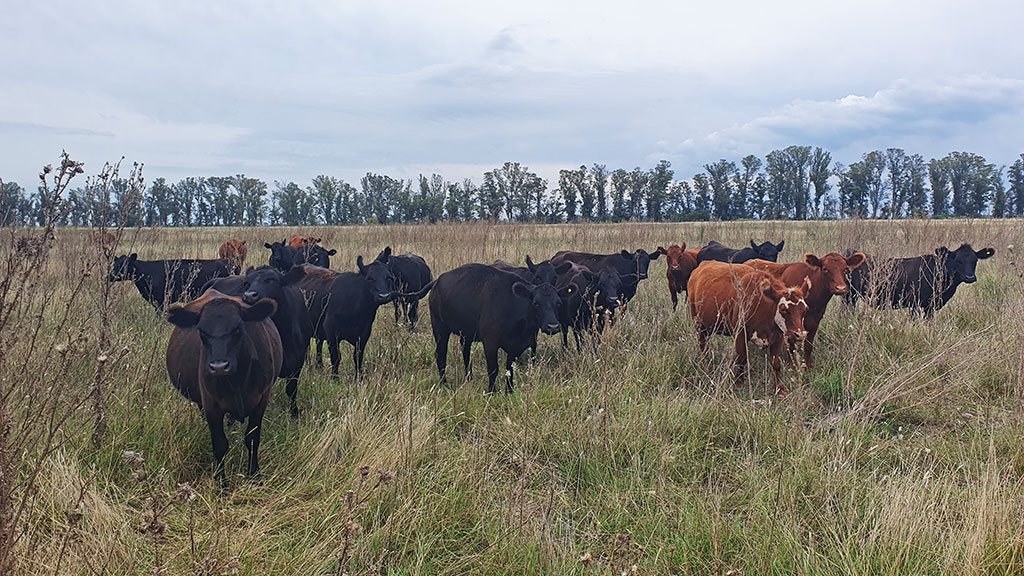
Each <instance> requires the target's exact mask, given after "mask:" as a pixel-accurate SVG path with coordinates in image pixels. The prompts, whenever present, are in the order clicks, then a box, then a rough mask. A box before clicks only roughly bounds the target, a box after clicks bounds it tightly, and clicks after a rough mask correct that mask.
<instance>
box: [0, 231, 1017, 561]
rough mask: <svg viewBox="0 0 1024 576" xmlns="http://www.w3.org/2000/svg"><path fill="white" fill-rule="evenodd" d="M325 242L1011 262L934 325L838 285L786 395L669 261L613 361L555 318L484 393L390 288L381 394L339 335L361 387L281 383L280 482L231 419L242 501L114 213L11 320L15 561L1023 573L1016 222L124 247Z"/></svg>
mask: <svg viewBox="0 0 1024 576" xmlns="http://www.w3.org/2000/svg"><path fill="white" fill-rule="evenodd" d="M298 233H303V234H313V235H316V236H321V237H322V238H323V242H322V243H323V244H324V245H325V246H327V247H328V248H335V249H337V250H338V255H337V256H335V257H334V258H332V267H333V268H334V269H335V270H354V269H355V258H356V256H357V255H359V254H362V255H363V257H364V258H373V257H375V256H376V254H377V253H378V252H379V251H380V250H381V249H383V248H384V246H387V245H390V246H391V247H392V248H393V249H394V250H395V251H396V252H397V253H404V252H408V251H411V252H415V253H417V254H420V255H422V256H423V257H424V258H426V260H427V262H428V263H429V264H430V266H431V268H432V269H433V271H434V274H435V276H436V275H438V274H440V273H441V272H444V271H446V270H449V269H451V268H454V267H456V266H458V265H461V264H464V263H467V262H488V263H489V262H492V261H493V260H494V259H495V258H502V259H505V260H508V261H511V262H516V263H522V262H523V259H524V258H525V256H526V255H527V254H529V255H531V256H532V257H533V258H534V259H535V260H537V261H539V260H540V259H542V258H546V257H550V256H551V255H552V254H553V253H554V252H555V251H556V250H559V249H579V250H588V251H593V252H611V251H617V250H619V249H622V248H628V249H630V250H633V249H636V248H644V249H646V250H648V251H653V250H654V249H655V247H656V246H658V245H664V246H666V247H667V246H668V245H669V244H671V243H681V242H684V241H685V242H686V243H687V245H688V246H690V247H699V246H701V245H703V244H704V243H706V242H707V241H709V240H719V241H721V242H723V243H725V244H727V245H735V246H741V245H746V244H747V242H748V240H749V239H750V238H754V239H755V240H757V241H759V242H760V241H762V240H764V239H770V240H772V241H774V242H777V241H779V240H780V239H785V240H786V246H785V250H784V251H783V252H782V255H781V257H780V261H794V260H798V259H802V257H803V255H804V253H805V252H814V253H817V254H819V255H821V254H823V253H826V252H829V251H839V252H842V250H844V249H845V248H848V247H854V248H859V249H862V250H864V251H865V252H867V253H869V254H871V255H874V256H909V255H919V254H924V253H929V252H931V251H933V250H934V249H935V248H936V247H938V246H940V245H943V244H945V245H947V246H949V247H950V248H955V247H956V246H959V245H960V243H961V242H964V241H966V242H970V243H971V244H973V246H974V248H975V249H980V248H982V247H986V246H992V247H994V248H995V249H996V255H995V256H994V257H993V258H992V259H990V260H985V261H982V262H980V263H979V265H978V277H979V280H978V282H977V283H976V284H973V285H963V286H961V287H960V288H959V290H958V293H957V295H956V296H955V297H954V299H953V300H952V302H950V304H949V305H947V306H946V307H945V308H944V309H942V310H941V311H940V312H938V313H937V314H936V317H935V318H934V319H933V320H931V321H925V320H923V319H919V318H911V317H910V316H909V314H908V313H907V312H906V311H878V310H867V309H865V308H863V307H860V308H858V309H857V310H856V311H849V310H844V308H843V307H842V305H841V303H840V302H839V301H838V300H837V299H834V300H833V302H832V303H831V305H830V307H829V312H828V313H827V314H826V317H825V322H824V324H823V327H822V330H821V332H819V334H818V340H817V346H816V352H815V355H816V361H817V363H818V366H817V370H816V371H815V372H813V373H806V374H795V373H794V372H792V371H790V370H788V369H787V370H786V372H785V374H786V377H787V378H789V379H790V380H789V381H788V382H787V386H788V388H789V389H790V390H791V395H790V396H789V397H787V398H785V399H781V400H778V399H776V398H775V397H774V396H773V395H772V394H771V393H770V391H771V390H772V386H771V384H770V374H769V372H770V371H769V370H767V369H766V368H767V367H766V363H765V360H764V355H763V354H762V353H760V352H758V351H757V350H756V349H755V348H753V347H752V354H751V374H750V379H749V381H750V385H749V386H748V387H746V388H744V389H734V387H733V386H732V384H731V378H730V376H729V371H728V370H729V368H728V367H729V363H730V362H731V358H732V345H731V341H730V340H729V339H726V338H723V337H719V338H716V339H715V341H714V343H713V347H712V348H713V357H712V358H711V359H709V360H704V361H702V360H701V358H700V357H699V354H698V351H697V342H696V336H695V333H694V330H693V327H692V324H691V321H690V318H689V313H688V311H687V310H686V309H685V308H684V307H683V306H680V309H679V310H678V311H676V312H675V313H673V311H672V306H671V303H670V300H669V296H668V293H667V288H666V281H665V276H664V275H665V263H664V259H659V260H657V261H655V262H652V264H651V278H650V280H647V281H645V282H643V283H642V284H641V286H640V290H639V292H638V294H637V296H636V298H635V300H634V301H633V302H632V303H631V304H630V310H629V312H628V313H627V314H626V315H625V316H624V317H623V318H622V319H621V320H620V321H619V322H618V323H617V324H616V325H615V326H614V327H612V328H611V329H610V330H609V331H608V332H607V333H606V336H605V337H604V338H603V339H602V341H601V343H600V345H599V347H598V348H597V349H596V351H593V350H585V351H583V352H582V353H576V352H575V351H572V352H569V353H566V352H563V351H562V350H561V344H560V339H559V338H557V337H546V336H543V335H541V337H540V346H539V355H538V358H537V359H536V360H535V361H533V362H531V363H528V364H524V365H522V366H521V367H519V368H518V369H517V372H516V382H517V386H518V388H517V390H516V392H515V393H514V394H512V395H510V396H505V395H497V396H493V397H485V396H484V394H483V392H484V390H485V387H486V370H485V368H484V365H483V358H482V350H481V349H480V348H479V345H477V346H475V347H474V352H473V364H474V370H475V374H474V377H473V379H472V380H471V381H469V382H462V374H461V372H462V370H461V366H460V362H457V361H453V360H454V358H455V355H456V352H455V351H454V348H456V347H455V346H453V347H452V348H453V349H452V350H450V354H452V356H450V359H449V370H450V379H451V380H452V382H454V383H457V384H454V385H453V387H452V388H442V387H440V386H439V385H438V378H437V373H436V369H435V367H434V363H433V340H432V337H431V336H430V330H429V314H427V313H426V310H425V304H426V302H425V301H424V303H423V304H424V306H423V307H422V308H421V310H422V314H421V324H420V325H419V326H418V327H417V330H416V332H415V333H412V334H409V333H408V332H407V331H406V330H405V328H404V327H400V328H396V327H395V325H394V321H393V312H392V308H391V307H390V305H388V306H384V307H382V308H381V309H380V311H379V312H378V318H377V322H376V324H375V326H374V333H373V338H372V340H371V342H370V344H369V346H368V347H367V360H366V362H367V364H366V369H367V372H366V376H365V378H364V379H363V380H362V381H361V382H359V383H356V382H355V381H354V378H353V373H352V364H351V355H350V353H349V350H350V348H346V346H347V344H345V343H342V360H343V361H342V364H341V370H342V372H341V379H340V380H339V381H333V380H332V379H331V378H330V377H329V376H328V373H327V372H326V371H325V370H318V369H317V368H316V367H315V365H314V366H313V367H312V368H310V367H309V366H310V365H309V364H307V369H306V370H305V371H304V373H303V375H302V379H301V381H300V385H299V403H300V408H301V409H302V410H303V413H302V416H301V417H300V418H299V419H298V420H292V419H290V418H289V416H288V410H287V399H286V397H285V394H284V389H283V385H282V386H278V387H277V388H276V389H275V398H274V400H273V402H272V403H271V406H270V408H269V410H268V413H267V418H266V419H265V421H264V424H265V429H264V432H263V440H262V445H261V450H260V456H261V468H262V477H261V478H260V480H259V481H257V482H251V481H249V480H248V479H247V478H245V477H244V476H243V475H242V473H243V472H244V460H245V448H244V446H243V443H242V434H243V430H242V429H241V428H242V427H241V426H240V425H237V424H235V425H233V426H231V427H229V431H228V437H229V441H230V443H231V451H230V452H229V456H228V459H227V460H226V466H227V468H226V471H227V473H228V475H229V482H230V489H229V490H228V492H227V493H225V494H221V493H220V492H219V490H218V489H217V487H216V485H215V483H214V481H213V477H212V454H211V450H210V445H209V442H210V441H209V434H208V432H207V428H206V424H205V422H204V421H203V420H202V418H201V417H200V414H199V412H198V411H197V410H196V408H195V407H194V405H192V404H191V403H189V402H188V401H186V400H185V399H184V398H182V397H181V396H179V395H178V393H177V392H176V391H175V390H174V389H173V388H172V387H171V386H170V384H169V382H168V379H167V375H166V372H165V369H164V358H163V355H164V351H165V347H166V343H167V337H168V335H169V334H170V332H171V327H170V325H169V324H167V323H166V322H165V321H164V320H163V319H162V318H161V317H160V316H158V315H157V314H155V313H154V311H153V309H152V307H151V306H150V305H149V304H147V303H145V302H144V301H143V300H142V298H141V297H140V296H139V294H138V292H137V291H136V289H135V287H134V286H133V285H131V284H130V283H120V284H116V285H113V286H112V287H111V288H110V289H109V292H107V291H106V290H105V289H104V285H105V278H106V266H107V260H106V259H105V257H104V255H103V254H102V253H101V252H100V249H99V248H98V247H96V246H94V245H93V244H91V243H90V242H88V241H87V235H88V231H81V230H59V231H58V232H57V237H56V241H55V243H54V247H53V249H52V250H51V252H50V253H49V257H48V259H47V260H45V261H44V262H42V264H41V265H42V266H44V269H43V272H42V274H41V275H39V276H38V277H37V280H35V281H33V282H34V283H33V284H32V285H31V286H30V289H31V290H32V292H31V294H32V295H31V297H30V298H27V299H25V298H23V299H22V300H21V301H20V302H19V304H18V305H17V306H6V307H5V309H4V313H5V314H7V313H11V314H12V316H11V317H10V320H9V321H8V323H6V324H5V325H4V328H5V331H6V333H5V334H3V338H4V347H2V348H0V350H3V351H4V357H3V358H2V359H0V360H2V361H0V378H2V379H3V383H2V390H3V393H4V401H5V406H6V413H5V415H2V414H0V416H3V419H4V421H3V422H0V424H4V425H6V426H7V427H6V428H5V435H6V439H7V440H8V442H7V443H6V444H5V447H4V450H6V452H5V453H4V454H0V457H4V458H6V459H7V460H6V461H10V462H14V463H15V464H16V466H15V467H14V468H13V469H5V470H0V474H6V476H3V478H0V479H4V483H3V484H4V486H10V487H11V488H10V489H7V488H3V489H0V504H4V503H5V502H6V503H10V504H11V506H6V505H5V506H6V507H5V508H4V510H7V511H8V512H4V514H5V515H6V517H5V519H4V521H5V526H7V527H8V528H7V529H8V532H9V533H12V534H18V535H20V536H19V537H18V538H17V540H16V542H14V543H13V547H12V550H13V554H14V558H15V560H16V572H17V573H21V574H53V573H58V574H123V573H129V574H151V573H168V574H192V573H194V574H228V573H240V574H336V573H341V572H347V573H350V574H370V573H372V574H520V573H522V574H621V573H623V572H624V571H625V572H626V573H638V574H728V573H732V574H836V575H840V574H1020V573H1024V443H1022V436H1024V339H1022V336H1021V334H1024V282H1022V274H1024V261H1022V260H1021V258H1020V257H1019V254H1020V252H1019V251H1020V249H1024V225H1022V224H1021V222H1019V221H991V220H985V221H962V220H960V221H897V222H829V223H815V222H800V223H795V222H794V223H790V222H785V223H782V222H746V223H692V224H616V225H593V224H591V225H560V226H531V225H509V224H501V225H487V224H466V225H433V226H387V227H382V226H374V227H345V228H321V229H317V228H304V229H296V230H292V229H281V228H253V229H242V228H238V229H230V228H228V229H225V228H218V229H185V230H171V229H156V230H138V231H135V230H128V231H125V234H124V237H123V238H122V247H121V249H119V250H118V252H119V253H120V252H125V253H127V252H138V254H139V258H141V259H157V258H171V257H202V258H213V257H216V252H217V247H218V246H219V245H220V243H221V242H222V241H223V240H224V239H225V238H228V237H237V238H240V239H245V240H248V242H249V246H250V254H249V262H248V263H250V264H255V265H259V264H263V263H265V262H266V258H267V255H268V253H269V251H267V250H264V249H263V248H262V244H263V243H264V242H272V241H275V240H276V241H280V240H282V239H285V238H286V237H288V236H290V235H292V234H298ZM11 244H12V241H11V239H10V238H9V237H5V240H4V244H3V255H4V256H5V257H7V256H8V255H9V254H10V253H11V251H12V246H11ZM1010 245H1013V246H1017V247H1019V248H1017V249H1016V251H1014V250H1008V248H1007V247H1008V246H1010ZM7 298H9V299H10V298H12V296H10V295H8V296H7ZM862 306H863V305H862ZM0 318H2V317H0ZM105 324H106V327H105ZM98 358H101V359H98ZM794 379H795V380H796V381H794ZM98 412H102V415H103V418H102V419H98V418H97V413H98ZM96 422H101V424H100V428H101V432H102V433H101V434H100V435H99V436H94V430H95V428H96V426H97V424H96ZM104 426H105V430H103V429H102V428H103V427H104ZM94 438H95V442H94ZM42 451H45V454H43V456H42V457H40V452H42ZM125 451H133V452H138V453H141V456H142V458H143V459H144V462H141V463H140V462H138V461H137V460H136V461H135V462H134V463H126V462H125V460H124V459H123V458H122V453H123V452H125ZM363 466H366V467H368V469H366V474H365V479H363V475H362V474H361V473H360V467H363ZM379 472H384V473H387V474H386V475H385V482H383V483H380V484H379V485H378V482H379V480H380V478H381V476H380V474H379ZM390 473H394V479H393V481H387V480H390ZM14 479H17V480H16V481H14ZM27 479H31V480H32V481H31V482H30V483H29V482H27ZM186 483H187V485H188V487H179V484H186ZM26 485H31V490H28V491H26V490H25V489H24V487H25V486H26ZM191 489H194V494H193V493H192V492H191V491H190V490H191ZM349 491H353V493H349ZM347 494H348V495H347ZM11 509H14V510H21V512H20V513H19V514H18V517H17V523H16V524H15V525H14V528H16V529H15V530H13V531H12V530H10V527H11V526H12V523H11V521H10V519H9V518H10V513H9V510H11ZM154 510H156V514H155V517H154ZM0 511H2V510H0ZM730 571H731V572H730Z"/></svg>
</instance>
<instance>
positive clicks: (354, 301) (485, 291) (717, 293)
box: [109, 236, 995, 482]
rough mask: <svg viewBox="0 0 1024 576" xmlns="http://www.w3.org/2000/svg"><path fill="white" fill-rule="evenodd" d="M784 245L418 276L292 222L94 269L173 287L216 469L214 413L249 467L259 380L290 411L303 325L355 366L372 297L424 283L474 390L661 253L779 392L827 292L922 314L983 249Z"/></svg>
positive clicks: (182, 344) (436, 331)
mask: <svg viewBox="0 0 1024 576" xmlns="http://www.w3.org/2000/svg"><path fill="white" fill-rule="evenodd" d="M784 244H785V242H779V243H778V244H773V243H771V242H765V243H763V244H760V245H758V244H756V243H754V242H753V241H751V242H750V247H748V248H743V249H739V250H736V249H730V248H727V247H726V246H723V245H722V244H719V243H717V242H711V243H709V244H708V245H706V246H704V247H703V248H701V249H700V250H686V244H685V243H683V244H682V245H681V246H680V245H674V244H673V245H671V246H669V247H668V248H667V249H666V248H663V247H661V246H658V247H657V249H656V250H655V251H653V252H647V251H645V250H643V249H638V250H636V251H634V252H629V251H627V250H622V251H621V252H619V253H614V254H591V253H585V252H569V251H560V252H557V253H556V254H555V255H554V256H552V257H551V258H550V259H549V260H545V261H543V262H540V263H535V262H534V261H533V260H532V259H531V258H530V257H529V256H527V257H526V266H524V267H519V266H515V265H513V264H510V263H508V262H503V261H501V260H498V261H496V262H494V263H493V264H489V265H488V264H466V265H463V266H460V267H458V268H455V269H454V270H450V271H448V272H445V273H444V274H441V275H440V276H438V277H437V278H436V279H434V278H433V276H432V273H431V270H430V268H429V266H428V265H427V263H426V261H425V260H424V259H423V258H421V257H420V256H417V255H415V254H402V255H395V254H392V252H391V248H390V247H387V248H385V249H384V250H383V251H382V252H381V253H380V254H378V255H377V257H376V258H375V259H374V260H373V261H372V262H370V263H369V264H367V263H365V262H364V261H363V258H362V256H359V257H358V258H357V260H356V266H357V269H358V270H357V271H355V272H335V271H333V270H331V269H330V257H331V256H334V255H335V254H336V251H335V250H327V249H325V248H323V247H322V246H321V245H320V239H319V238H309V237H301V236H296V237H293V238H291V239H290V240H289V241H286V242H274V243H272V244H270V243H268V244H264V247H265V248H266V249H268V250H269V251H270V257H269V264H268V265H266V266H261V267H258V268H253V267H250V268H248V269H247V270H246V271H245V273H244V274H241V270H242V267H243V266H244V263H245V260H246V257H247V246H246V243H245V241H240V240H236V239H230V240H228V241H226V242H225V243H224V245H223V246H221V249H220V258H219V259H216V260H156V261H144V260H139V259H138V258H137V255H136V254H130V255H127V256H118V257H117V258H115V259H114V261H113V266H112V269H111V272H110V276H109V280H110V281H111V282H115V281H121V280H130V281H132V282H134V283H135V286H136V287H137V288H138V290H139V293H140V294H142V296H143V297H144V298H145V299H146V300H147V301H149V302H150V303H151V304H152V305H153V306H154V307H156V308H157V310H158V311H162V310H164V308H165V304H170V303H174V302H186V303H185V304H183V305H175V306H170V307H168V309H167V319H168V321H169V322H170V323H171V324H173V325H174V327H175V328H174V330H173V332H172V334H171V337H170V340H169V342H168V345H167V371H168V374H169V376H170V379H171V382H172V384H173V385H174V386H175V387H176V388H177V389H178V391H179V392H181V394H182V395H184V396H185V397H186V398H188V399H189V400H192V401H193V402H195V403H196V404H197V405H198V406H199V408H200V410H201V411H202V413H203V415H204V416H205V418H206V421H207V424H208V426H209V429H210V435H211V440H212V443H213V454H214V457H215V459H216V462H217V470H218V472H217V474H218V477H219V478H220V479H221V481H222V482H223V479H224V477H223V470H222V468H221V466H220V464H221V460H222V459H223V457H224V455H225V454H226V452H227V438H226V436H225V434H224V416H225V415H227V414H230V415H231V416H232V417H233V418H234V419H235V420H239V421H242V420H246V419H247V420H248V424H247V426H246V430H247V432H246V435H245V443H246V447H247V448H248V451H249V473H250V474H255V473H256V472H257V471H258V459H257V451H258V448H259V442H260V430H261V427H262V419H263V414H264V411H265V410H266V407H267V403H268V402H269V400H270V395H271V388H272V385H273V383H274V381H275V380H276V379H277V378H283V379H285V380H286V382H287V384H286V392H287V394H288V397H289V401H290V410H291V414H292V416H293V417H295V416H298V413H299V411H298V406H297V403H296V393H297V388H298V379H299V375H300V373H301V372H302V368H303V366H304V364H305V362H306V359H307V355H308V353H309V347H310V341H311V340H314V341H315V343H316V361H317V364H318V365H322V363H323V360H322V350H323V343H324V342H325V341H326V342H327V346H328V351H329V353H330V360H331V371H332V373H333V374H334V375H335V377H336V376H337V374H338V365H339V363H340V351H339V344H340V342H341V341H342V340H344V341H346V342H349V343H350V344H352V346H353V354H352V357H353V363H354V366H355V373H356V376H357V377H359V376H360V375H361V374H362V371H363V356H364V352H365V348H366V344H367V342H368V341H369V339H370V333H371V330H372V327H373V322H374V319H375V318H376V316H377V309H378V308H379V307H380V306H382V305H384V304H386V303H388V302H391V303H393V305H394V308H395V322H396V323H399V322H401V321H402V319H403V318H404V319H405V321H406V322H407V323H408V328H409V330H410V331H412V330H413V329H414V327H415V324H416V321H417V319H418V306H419V300H420V299H422V298H423V297H424V296H426V295H427V294H428V293H429V294H430V297H429V305H428V307H429V311H430V322H431V330H432V331H433V336H434V341H435V360H436V362H437V370H438V373H439V375H440V378H441V381H442V382H445V379H446V366H447V359H448V343H449V340H450V337H451V335H453V334H454V335H458V337H459V342H460V344H461V350H462V361H463V366H464V369H465V373H466V375H467V377H468V376H469V374H470V349H471V346H472V344H473V342H481V343H482V345H483V349H484V357H485V359H486V363H487V376H488V392H490V393H493V392H495V390H496V388H495V381H496V379H497V376H498V373H499V371H498V350H503V351H504V352H505V354H506V362H505V376H506V382H505V389H506V392H511V391H512V389H513V371H512V365H513V362H514V361H516V360H517V359H518V358H519V356H520V355H521V354H522V353H523V352H524V351H525V350H526V349H527V348H531V349H533V352H534V354H536V347H537V337H538V333H539V332H543V333H545V334H549V335H554V334H558V333H561V335H562V346H563V347H565V348H568V332H569V330H570V329H571V330H572V331H573V336H574V338H575V341H576V347H577V349H579V348H580V346H581V342H582V340H583V338H584V337H585V336H587V335H591V336H592V337H593V338H594V339H597V338H599V337H600V334H601V333H602V332H603V330H604V328H605V326H606V324H607V323H609V322H614V320H615V315H616V313H621V311H625V309H626V307H627V305H628V303H629V301H630V300H631V299H632V298H633V297H634V296H635V295H636V291H637V286H638V285H639V283H640V282H641V281H642V280H644V279H646V278H647V277H648V271H649V267H650V263H651V261H652V260H657V259H658V258H659V257H660V256H662V255H664V256H665V257H666V260H667V262H668V266H667V273H666V275H667V278H668V287H669V292H670V295H671V298H672V306H673V309H675V308H676V306H677V304H678V296H679V293H680V292H686V293H687V295H686V296H685V298H686V300H687V301H688V303H689V307H690V314H691V317H692V318H693V321H694V324H695V327H696V331H697V339H698V342H699V345H700V348H701V350H702V351H706V349H707V345H708V340H709V338H710V336H711V335H713V334H722V335H729V336H732V337H733V338H734V343H735V360H734V362H733V370H734V375H735V378H736V380H737V383H740V382H742V381H743V380H744V378H745V374H746V361H747V344H748V342H749V341H751V340H753V341H754V343H755V344H757V345H758V346H760V347H762V348H766V349H767V351H768V358H769V363H770V365H771V367H772V370H773V378H774V383H775V389H776V392H777V394H780V395H782V394H785V393H786V390H785V388H784V387H783V384H782V376H781V369H782V357H783V355H784V354H783V353H784V351H788V353H787V354H786V356H787V357H788V358H789V360H790V361H791V362H796V347H797V345H798V344H801V343H802V345H803V360H802V361H803V363H804V364H805V365H806V366H807V368H808V369H813V360H812V351H813V346H814V338H815V334H816V333H817V331H818V328H819V326H820V324H821V320H822V317H823V316H824V314H825V310H826V308H827V306H828V303H829V300H830V299H831V298H832V296H833V295H840V296H842V297H843V298H844V300H846V301H847V303H849V304H855V303H856V300H857V298H865V299H866V300H868V302H869V303H871V304H872V305H874V306H877V307H893V308H897V307H902V308H910V309H911V310H912V311H913V312H914V313H917V312H919V311H923V312H924V314H925V316H927V317H930V316H931V315H932V314H933V313H934V312H935V311H936V310H938V309H939V308H941V307H942V306H943V305H944V304H945V303H946V302H948V301H949V299H950V298H952V296H953V294H954V292H955V291H956V289H957V287H958V286H959V285H960V284H961V283H972V282H975V281H976V279H977V278H976V276H975V270H976V266H977V262H978V260H979V259H985V258H989V257H991V256H992V255H993V254H994V253H995V251H994V250H993V249H992V248H985V249H983V250H979V251H975V250H974V249H973V248H971V246H970V245H968V244H964V245H962V246H960V247H959V248H957V249H956V250H949V249H947V248H945V247H942V248H939V249H937V250H936V251H935V253H934V254H926V255H923V256H917V257H913V258H899V259H872V258H869V257H867V256H865V255H864V254H863V253H861V252H855V251H852V250H851V251H847V253H846V254H845V255H841V254H838V253H834V252H833V253H829V254H826V255H825V256H822V257H818V256H815V255H813V254H807V255H805V257H804V259H803V260H800V261H797V262H792V263H786V264H779V263H777V260H778V256H779V253H780V252H781V251H782V249H783V247H784Z"/></svg>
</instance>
